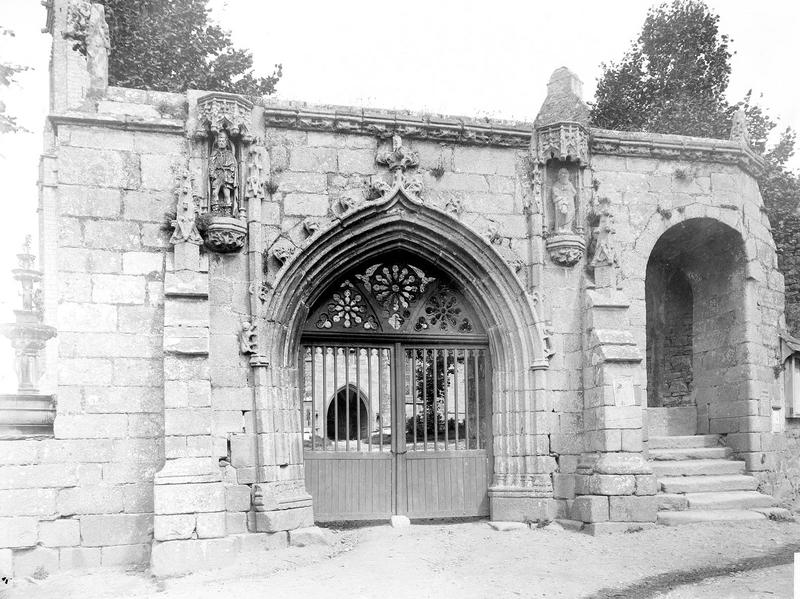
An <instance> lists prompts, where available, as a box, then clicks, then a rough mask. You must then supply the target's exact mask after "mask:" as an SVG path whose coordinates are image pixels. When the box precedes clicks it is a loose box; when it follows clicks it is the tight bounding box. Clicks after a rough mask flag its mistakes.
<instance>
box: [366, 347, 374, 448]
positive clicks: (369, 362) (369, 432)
mask: <svg viewBox="0 0 800 599" xmlns="http://www.w3.org/2000/svg"><path fill="white" fill-rule="evenodd" d="M372 351H373V350H372V348H371V347H368V348H367V389H369V401H368V402H367V419H368V420H369V423H368V424H367V451H369V452H370V453H372V430H371V427H372V422H373V421H372Z"/></svg>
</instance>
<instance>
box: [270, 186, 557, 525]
mask: <svg viewBox="0 0 800 599" xmlns="http://www.w3.org/2000/svg"><path fill="white" fill-rule="evenodd" d="M400 251H405V252H408V253H410V254H413V255H414V256H416V257H417V258H420V259H423V260H425V261H427V263H429V264H431V265H433V266H435V267H436V268H437V269H439V270H441V271H442V272H443V273H444V274H446V275H447V276H448V277H449V278H451V279H452V280H454V281H459V282H461V283H462V286H461V291H462V292H463V297H464V298H465V299H466V300H467V302H469V303H470V305H471V306H472V308H473V309H474V310H475V312H476V316H477V317H478V318H479V319H480V322H481V323H482V325H483V327H484V330H485V337H486V339H487V341H488V351H487V350H486V349H485V348H480V350H481V351H483V354H482V355H481V354H480V351H479V352H478V353H475V352H473V351H472V350H461V351H460V353H459V354H458V358H457V359H458V360H459V361H460V362H463V363H465V364H467V363H468V365H467V367H468V368H469V372H468V373H467V374H466V376H467V378H468V380H475V378H477V379H478V380H480V379H481V376H480V373H481V371H484V372H485V376H484V377H483V378H484V380H486V381H487V385H488V386H489V387H490V390H489V392H488V393H487V394H486V395H485V397H486V398H487V400H488V402H489V405H490V407H491V411H492V415H493V418H492V421H491V423H490V424H491V425H492V427H493V429H494V430H495V431H497V434H496V436H495V437H494V439H493V443H491V444H488V447H489V448H490V449H491V450H492V452H493V458H492V461H491V463H490V467H491V470H492V472H493V475H492V476H493V478H492V481H491V485H492V489H491V506H492V507H491V509H492V511H493V513H494V512H495V510H496V509H497V510H498V511H501V510H502V509H516V507H515V506H519V505H520V502H521V501H523V500H524V501H527V500H528V499H532V500H533V499H535V498H536V497H540V496H541V493H542V489H548V488H551V484H552V481H551V476H550V472H551V471H552V466H553V458H552V456H549V455H547V453H546V452H545V453H539V452H540V451H541V450H540V449H539V448H542V447H547V436H548V434H549V433H550V431H549V429H548V428H547V424H548V423H549V422H550V420H549V419H548V418H546V417H544V412H545V411H546V406H547V401H545V396H546V393H547V385H546V370H547V368H548V363H549V361H548V355H549V354H548V348H547V346H546V342H545V328H544V324H543V322H542V321H541V320H540V318H539V316H538V313H537V310H538V304H537V303H536V302H537V300H538V296H537V295H536V294H534V293H532V292H531V291H526V288H525V287H523V285H522V284H521V280H520V278H519V277H518V276H515V274H514V271H513V270H512V269H511V268H510V267H509V265H508V264H507V263H506V262H505V261H504V259H503V257H502V256H501V255H500V253H499V252H498V251H497V250H496V248H495V247H493V246H492V245H491V244H490V243H488V242H487V241H486V240H485V239H484V238H482V237H481V236H480V235H478V234H477V233H476V232H475V231H473V230H471V229H470V228H469V227H466V226H464V225H463V224H462V223H461V222H459V221H458V220H456V219H454V218H452V216H450V215H449V214H447V213H445V212H442V211H440V210H437V209H436V208H433V207H431V206H427V205H425V204H422V203H419V202H418V201H414V200H411V199H409V198H408V197H407V196H405V195H404V194H403V193H402V192H398V193H397V194H395V195H394V196H392V197H387V198H385V199H383V200H380V201H378V202H374V203H373V202H370V203H367V204H366V205H365V206H364V207H363V208H361V209H359V210H354V211H353V212H352V213H349V214H347V215H345V216H344V217H343V218H342V219H341V220H339V221H337V222H336V223H335V224H334V225H332V226H331V227H330V228H328V229H325V230H323V231H322V232H320V233H318V234H316V236H315V237H314V239H313V240H312V241H311V242H310V243H309V244H308V246H306V247H305V248H304V249H303V250H302V251H301V252H299V253H298V254H297V255H296V256H295V257H293V258H292V259H291V260H290V261H289V262H288V263H287V264H286V266H285V267H284V268H283V269H282V270H281V271H280V272H278V274H277V277H276V278H275V279H274V280H268V281H266V284H265V286H264V288H263V290H264V295H263V301H264V310H263V314H264V329H265V332H264V334H265V337H266V339H268V340H269V341H268V344H267V347H266V348H265V349H266V356H265V357H266V359H267V360H268V361H269V363H270V365H271V372H272V374H271V377H272V380H273V381H275V382H276V383H275V389H276V402H278V403H277V404H276V405H280V406H296V405H298V404H303V403H305V399H304V390H303V384H323V385H324V384H325V381H319V380H317V379H315V378H314V377H309V374H308V368H307V365H306V364H305V358H304V354H303V347H304V341H303V337H304V329H305V327H306V325H307V323H308V321H309V316H310V313H311V311H312V310H313V306H315V304H316V303H317V302H318V301H319V300H320V298H321V297H322V295H324V293H325V292H326V290H328V289H329V286H330V285H332V284H333V283H334V281H335V280H336V279H337V278H338V277H340V276H341V274H342V273H344V272H346V271H347V270H348V269H349V268H351V267H352V266H353V265H354V264H366V263H368V262H371V261H373V260H375V259H379V258H380V257H381V256H383V255H385V254H386V253H388V252H400ZM415 324H416V323H415ZM314 351H315V352H317V353H316V355H317V356H319V357H318V358H316V359H317V360H318V361H321V360H322V356H325V357H324V360H326V361H333V360H336V359H342V355H341V354H336V353H334V351H333V348H332V347H331V345H330V344H327V345H326V344H322V346H321V347H320V346H318V347H317V348H316V349H315V350H314ZM392 351H394V347H386V346H380V347H374V346H369V344H364V348H363V350H362V352H363V353H362V355H365V357H364V359H365V360H366V361H367V362H368V363H369V362H371V363H372V364H373V370H372V373H373V376H375V377H376V379H377V380H376V379H373V381H372V385H374V386H375V391H373V392H372V393H371V394H370V398H371V399H370V403H371V405H372V397H374V396H375V395H376V394H377V393H378V391H377V390H378V388H382V386H383V385H386V384H387V382H386V381H387V378H386V377H384V376H383V374H384V371H385V368H384V365H385V364H386V362H387V359H388V357H389V354H391V352H392ZM366 355H368V356H369V358H366ZM419 355H420V356H421V354H419ZM298 358H299V359H298ZM476 362H477V372H478V377H474V375H473V373H474V372H475V371H476ZM467 367H465V368H467ZM362 372H363V370H362ZM298 374H299V375H300V376H298ZM401 380H402V379H401ZM309 381H315V382H313V383H309ZM328 384H330V383H328ZM332 392H333V390H331V393H332ZM481 397H484V395H481ZM520 397H525V398H526V400H525V401H519V400H518V398H520ZM378 404H379V405H382V404H380V402H378ZM375 416H376V414H375V409H374V407H373V417H375ZM381 416H382V419H381V421H380V422H381V426H380V427H379V430H378V437H377V439H378V443H379V444H380V443H382V442H383V443H386V437H385V436H384V437H383V439H382V440H381V435H383V433H384V431H385V430H386V429H387V428H388V427H389V421H388V419H389V418H390V417H391V414H386V413H385V412H384V413H383V414H381ZM384 416H385V418H384ZM295 422H296V425H294V423H295ZM317 423H319V430H320V433H316V432H314V433H313V434H308V432H309V431H308V429H309V428H313V427H316V426H317ZM292 424H293V425H294V426H296V428H294V430H293V433H292V434H291V435H289V436H286V437H285V439H286V442H287V444H288V445H290V447H288V448H287V451H289V452H291V453H292V455H297V456H303V458H302V461H301V464H300V466H301V468H298V469H294V470H292V469H283V470H281V471H280V473H282V474H283V473H285V475H286V478H287V480H288V479H289V478H290V477H293V476H296V474H297V473H303V472H305V485H306V488H310V487H311V484H310V483H309V480H310V478H311V477H313V476H314V473H313V472H311V473H310V469H309V462H308V461H307V460H306V459H305V454H304V451H303V450H304V447H303V446H304V445H305V444H306V443H307V442H308V441H309V440H311V441H313V440H314V439H316V438H317V437H319V438H321V439H322V440H323V441H324V440H325V439H326V437H325V435H324V431H323V427H324V413H322V414H319V415H318V416H317V415H316V414H315V413H313V410H312V409H311V407H310V406H306V409H305V410H304V412H303V418H302V419H297V418H294V419H292ZM314 430H315V431H316V428H314ZM470 432H471V433H472V434H474V433H475V432H474V431H473V430H472V429H471V431H470ZM263 434H264V435H269V434H270V431H266V430H265V431H263ZM371 438H374V435H371ZM351 443H352V442H351ZM357 443H358V442H357V441H356V444H357ZM471 445H472V444H471ZM520 448H522V449H520ZM342 455H344V454H342ZM339 457H340V456H337V459H339ZM373 479H374V477H373ZM292 480H295V479H292ZM523 498H524V499H523ZM497 506H503V507H497ZM319 507H320V506H319V501H318V500H317V498H316V497H315V503H314V509H315V513H316V512H318V508H319Z"/></svg>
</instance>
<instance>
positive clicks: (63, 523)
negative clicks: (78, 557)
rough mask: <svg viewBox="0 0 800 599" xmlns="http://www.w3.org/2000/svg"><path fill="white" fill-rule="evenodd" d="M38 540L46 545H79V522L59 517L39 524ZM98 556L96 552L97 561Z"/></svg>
mask: <svg viewBox="0 0 800 599" xmlns="http://www.w3.org/2000/svg"><path fill="white" fill-rule="evenodd" d="M39 542H40V543H41V544H42V545H44V546H46V547H72V546H74V545H80V542H81V532H80V522H79V521H78V520H74V519H63V518H62V519H59V520H52V521H49V522H42V523H40V524H39ZM99 561H100V556H99V554H98V562H99Z"/></svg>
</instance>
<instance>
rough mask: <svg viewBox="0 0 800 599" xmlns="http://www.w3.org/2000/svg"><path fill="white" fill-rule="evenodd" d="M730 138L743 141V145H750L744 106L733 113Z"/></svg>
mask: <svg viewBox="0 0 800 599" xmlns="http://www.w3.org/2000/svg"><path fill="white" fill-rule="evenodd" d="M730 139H731V141H738V142H743V143H744V144H745V145H748V146H749V145H750V131H749V129H748V123H747V113H746V112H745V110H744V108H739V110H737V111H736V113H735V114H734V115H733V123H732V124H731V137H730Z"/></svg>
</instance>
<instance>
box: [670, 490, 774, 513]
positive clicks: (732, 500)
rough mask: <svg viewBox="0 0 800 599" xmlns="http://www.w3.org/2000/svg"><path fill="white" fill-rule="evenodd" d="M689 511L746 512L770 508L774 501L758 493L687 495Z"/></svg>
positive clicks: (728, 492) (738, 492) (725, 492)
mask: <svg viewBox="0 0 800 599" xmlns="http://www.w3.org/2000/svg"><path fill="white" fill-rule="evenodd" d="M686 500H687V501H688V502H689V509H690V510H748V509H751V508H759V507H772V506H774V505H775V500H774V499H773V498H772V497H770V496H769V495H763V494H762V493H759V492H758V491H724V492H721V493H687V494H686Z"/></svg>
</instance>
